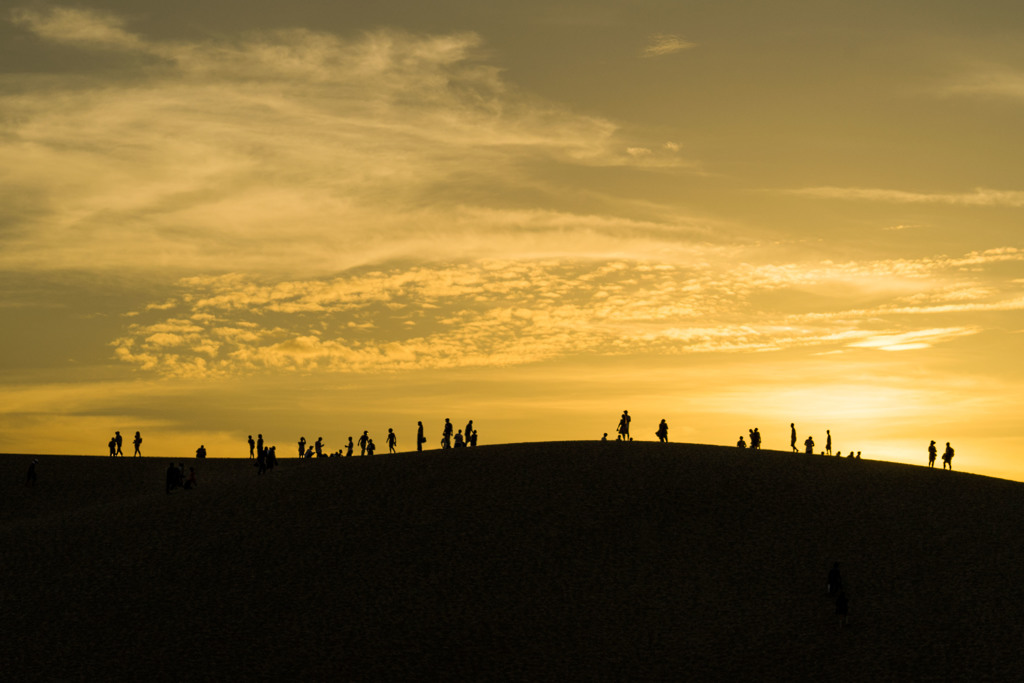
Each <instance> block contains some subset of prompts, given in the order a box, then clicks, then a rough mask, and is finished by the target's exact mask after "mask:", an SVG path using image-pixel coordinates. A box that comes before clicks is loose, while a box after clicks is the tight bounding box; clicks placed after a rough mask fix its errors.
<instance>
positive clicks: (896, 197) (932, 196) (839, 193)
mask: <svg viewBox="0 0 1024 683" xmlns="http://www.w3.org/2000/svg"><path fill="white" fill-rule="evenodd" d="M787 192H789V193H790V194H798V195H806V196H810V197H822V198H825V199H848V200H858V201H873V202H889V203H894V204H951V205H959V206H1009V207H1020V206H1024V191H1022V190H992V189H988V188H983V187H979V188H977V189H975V190H974V191H973V192H907V191H904V190H888V189H881V188H869V187H829V186H824V187H806V188H801V189H797V190H788V191H787ZM900 227H903V226H900ZM893 229H900V228H893Z"/></svg>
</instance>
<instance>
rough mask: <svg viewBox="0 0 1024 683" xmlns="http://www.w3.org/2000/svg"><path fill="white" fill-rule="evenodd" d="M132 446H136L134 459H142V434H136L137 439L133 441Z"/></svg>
mask: <svg viewBox="0 0 1024 683" xmlns="http://www.w3.org/2000/svg"><path fill="white" fill-rule="evenodd" d="M132 444H134V446H135V453H133V454H132V457H133V458H141V457H142V451H140V450H139V448H140V447H141V446H142V434H139V433H138V432H135V438H134V439H132Z"/></svg>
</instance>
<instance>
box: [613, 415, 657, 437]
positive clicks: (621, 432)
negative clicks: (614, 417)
mask: <svg viewBox="0 0 1024 683" xmlns="http://www.w3.org/2000/svg"><path fill="white" fill-rule="evenodd" d="M632 421H633V418H631V417H630V416H629V411H628V410H623V411H622V417H620V418H619V425H618V426H617V427H616V428H615V433H616V434H618V436H617V437H616V439H617V440H619V441H632V439H630V438H629V423H630V422H632ZM665 433H666V434H668V432H667V430H666V432H665Z"/></svg>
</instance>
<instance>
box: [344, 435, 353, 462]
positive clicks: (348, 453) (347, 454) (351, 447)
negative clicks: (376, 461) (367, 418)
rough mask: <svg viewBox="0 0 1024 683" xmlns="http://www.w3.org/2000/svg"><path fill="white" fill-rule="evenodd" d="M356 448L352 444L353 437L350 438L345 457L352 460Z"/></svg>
mask: <svg viewBox="0 0 1024 683" xmlns="http://www.w3.org/2000/svg"><path fill="white" fill-rule="evenodd" d="M355 448H356V445H355V444H354V443H352V437H351V436H350V437H348V443H347V444H345V457H346V458H351V457H352V451H354V450H355Z"/></svg>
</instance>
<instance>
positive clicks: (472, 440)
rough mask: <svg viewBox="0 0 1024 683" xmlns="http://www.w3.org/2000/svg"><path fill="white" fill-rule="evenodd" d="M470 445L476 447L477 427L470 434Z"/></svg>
mask: <svg viewBox="0 0 1024 683" xmlns="http://www.w3.org/2000/svg"><path fill="white" fill-rule="evenodd" d="M469 445H470V446H472V447H473V448H476V430H475V429H474V430H473V433H472V434H470V435H469Z"/></svg>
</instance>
